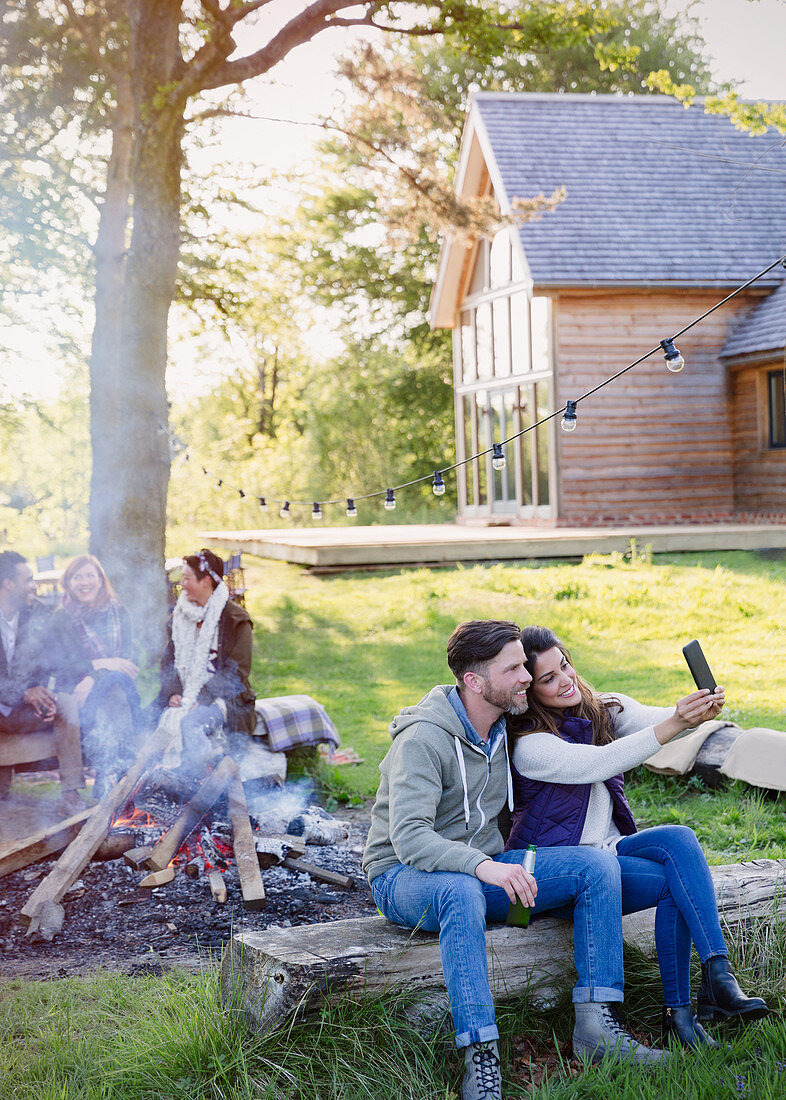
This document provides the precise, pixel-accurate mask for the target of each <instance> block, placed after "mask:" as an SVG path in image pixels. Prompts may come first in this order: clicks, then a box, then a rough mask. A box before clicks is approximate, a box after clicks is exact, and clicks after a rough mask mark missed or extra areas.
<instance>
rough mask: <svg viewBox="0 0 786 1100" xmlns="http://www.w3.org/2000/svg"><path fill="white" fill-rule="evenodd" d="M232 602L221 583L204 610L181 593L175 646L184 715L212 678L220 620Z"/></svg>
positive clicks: (174, 629) (174, 620)
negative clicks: (213, 656)
mask: <svg viewBox="0 0 786 1100" xmlns="http://www.w3.org/2000/svg"><path fill="white" fill-rule="evenodd" d="M228 599H229V589H228V588H227V586H226V584H224V582H223V581H221V583H220V584H219V585H218V586H217V587H216V588H214V589H213V592H212V594H211V596H210V599H209V600H208V601H207V603H206V604H205V606H204V607H200V606H199V604H197V603H192V602H191V600H189V599H187V598H186V595H185V593H181V595H180V599H179V600H178V601H177V603H176V604H175V610H174V613H173V615H172V642H173V645H174V647H175V669H176V670H177V674H178V676H179V677H180V683H181V684H182V686H183V692H182V695H183V699H182V702H181V704H180V705H181V707H182V709H183V712H185V711H187V710H190V709H191V707H192V706H193V705H194V703H196V701H197V696H198V695H199V693H200V691H201V690H202V688H203V687H204V686H205V684H206V683H207V679H208V677H209V676H210V668H209V661H210V651H211V649H217V648H218V620H219V619H220V618H221V613H222V611H223V610H224V608H225V607H226V605H227V600H228ZM200 623H201V624H202V625H201V627H200V625H199V624H200Z"/></svg>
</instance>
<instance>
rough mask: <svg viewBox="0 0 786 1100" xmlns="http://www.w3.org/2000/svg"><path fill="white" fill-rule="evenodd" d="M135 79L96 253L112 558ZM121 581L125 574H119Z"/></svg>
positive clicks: (102, 503) (96, 409) (101, 506)
mask: <svg viewBox="0 0 786 1100" xmlns="http://www.w3.org/2000/svg"><path fill="white" fill-rule="evenodd" d="M133 114H134V108H133V99H132V94H131V81H130V79H129V78H128V77H127V76H125V74H124V75H123V79H122V80H121V82H120V84H119V85H118V87H117V112H116V116H115V123H114V126H113V128H112V152H111V155H110V158H109V165H108V168H107V183H106V192H105V195H104V202H103V205H102V207H101V216H100V219H99V223H98V234H97V237H96V243H95V247H94V249H93V252H94V255H95V267H96V290H95V320H94V323H93V339H92V346H91V351H90V443H91V449H92V458H93V464H92V472H91V478H90V551H91V553H93V554H95V555H96V556H97V557H98V558H100V559H105V558H106V551H107V545H106V527H107V516H108V513H109V509H110V504H111V501H112V496H113V492H114V485H113V481H112V473H113V462H112V451H113V449H114V446H115V435H116V432H117V430H118V425H120V424H121V423H122V420H123V415H122V410H121V407H120V403H119V390H118V376H119V370H120V362H119V359H120V326H121V322H122V306H123V293H124V280H125V269H126V235H127V232H128V219H129V215H130V198H131V166H132V159H133V151H134V126H133ZM112 579H113V580H116V581H117V582H118V583H119V582H120V579H121V578H120V577H113V578H112Z"/></svg>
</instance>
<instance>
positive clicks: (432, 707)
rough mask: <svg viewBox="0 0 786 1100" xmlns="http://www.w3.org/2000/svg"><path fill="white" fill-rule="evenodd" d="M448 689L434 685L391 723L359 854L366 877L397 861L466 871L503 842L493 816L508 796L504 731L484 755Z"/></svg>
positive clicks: (495, 852) (510, 797)
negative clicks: (466, 729) (471, 738)
mask: <svg viewBox="0 0 786 1100" xmlns="http://www.w3.org/2000/svg"><path fill="white" fill-rule="evenodd" d="M450 691H451V688H450V687H444V686H440V687H435V688H433V689H432V690H431V691H430V692H429V693H428V695H427V696H426V697H425V698H424V699H421V700H420V702H419V703H418V704H416V706H414V707H404V709H403V710H402V711H401V713H400V714H399V715H397V716H396V718H394V719H393V721H392V722H391V724H390V736H391V737H392V738H393V744H392V745H391V747H390V749H389V750H388V752H387V755H386V756H385V758H384V760H383V761H382V763H381V764H380V765H379V770H380V772H381V773H382V779H381V780H380V784H379V790H378V791H377V800H376V802H375V803H374V809H373V810H372V813H371V828H370V830H369V834H368V841H367V842H366V850H365V852H364V854H363V870H364V871H365V872H366V874H367V875H368V880H369V882H373V881H374V879H375V878H376V877H377V875H381V874H382V872H383V871H387V870H388V868H389V867H393V866H394V865H395V864H396V863H406V864H408V865H409V866H410V867H416V868H417V869H419V870H421V871H463V872H464V873H465V874H468V875H471V874H474V872H475V868H476V867H477V865H478V864H479V863H481V862H482V861H483V860H484V859H488V858H489V856H495V855H498V854H499V853H500V852H501V851H502V849H503V848H504V846H505V844H504V841H503V839H502V834H501V833H500V831H499V829H498V828H497V816H498V814H499V812H500V810H501V809H502V808H503V806H504V805H505V801H506V799H507V801H508V804H509V805H510V806H511V807H512V803H513V795H512V787H511V779H510V766H509V764H508V757H507V738H506V737H504V736H503V737H498V738H497V739H496V741H495V743H494V745H493V747H492V751H491V757H490V758H489V757H488V756H486V754H485V753H484V752H483V750H482V749H481V748H479V747H478V746H477V745H473V744H471V743H470V742H469V741H468V740H467V735H466V733H465V732H464V727H463V726H462V724H461V721H460V719H459V716H458V715H457V714H456V712H455V710H454V709H453V707H452V706H451V703H450V700H449V699H448V693H449V692H450Z"/></svg>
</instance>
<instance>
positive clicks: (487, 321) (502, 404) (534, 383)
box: [455, 229, 553, 519]
mask: <svg viewBox="0 0 786 1100" xmlns="http://www.w3.org/2000/svg"><path fill="white" fill-rule="evenodd" d="M551 327H552V316H551V301H550V299H548V298H543V297H533V296H532V293H531V285H530V283H529V281H528V280H527V278H526V273H525V270H524V265H523V263H522V260H521V256H520V250H519V246H518V241H517V240H516V239H515V238H514V236H513V234H512V232H511V230H509V229H503V230H501V231H500V232H499V233H497V234H496V235H495V236H494V238H493V239H492V240H491V241H487V240H483V241H479V242H478V245H477V247H476V249H475V255H474V260H473V266H472V269H471V271H470V273H469V276H468V278H467V282H466V284H465V297H464V299H463V301H462V304H461V312H460V316H459V327H458V332H457V334H456V340H455V382H456V418H457V422H458V424H459V425H461V426H462V430H459V432H458V433H457V440H458V451H459V454H458V459H459V462H464V461H465V460H467V459H469V458H470V456H471V455H476V454H478V452H480V451H487V452H488V453H487V454H483V455H481V456H480V457H479V458H473V459H471V461H469V462H466V465H465V466H463V467H460V474H459V485H460V498H461V499H460V506H461V511H462V512H463V513H464V514H465V515H466V516H467V517H468V518H473V517H477V518H479V519H480V518H483V517H484V516H489V515H492V516H493V515H500V516H502V515H508V516H510V517H511V518H512V517H514V516H520V517H522V518H523V517H534V516H544V517H547V516H550V515H551V509H550V507H549V503H550V489H549V486H550V470H549V463H550V454H551V445H550V439H551V436H550V430H549V425H548V424H545V425H543V426H541V427H539V428H536V429H535V430H534V431H529V432H527V433H526V434H525V435H521V434H520V433H521V432H522V431H524V430H525V429H527V428H529V427H530V425H532V424H534V423H535V422H536V421H537V420H539V419H541V418H542V417H543V416H544V415H545V414H546V412H547V411H548V408H549V405H550V400H549V398H550V392H551V379H552V375H553V364H552V337H551ZM513 436H517V437H518V438H516V439H512V438H511V437H513ZM504 439H511V442H510V443H509V444H507V445H506V447H505V455H506V459H507V462H506V466H505V468H504V469H502V470H495V469H493V467H492V465H491V450H492V447H493V444H494V443H499V442H501V441H502V440H504Z"/></svg>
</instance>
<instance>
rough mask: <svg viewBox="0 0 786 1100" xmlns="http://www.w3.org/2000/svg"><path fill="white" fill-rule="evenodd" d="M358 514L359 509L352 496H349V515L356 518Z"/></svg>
mask: <svg viewBox="0 0 786 1100" xmlns="http://www.w3.org/2000/svg"><path fill="white" fill-rule="evenodd" d="M357 514H358V510H357V508H356V507H355V502H354V500H353V499H352V497H348V498H347V515H348V516H349V518H350V519H355V517H356V516H357Z"/></svg>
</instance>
